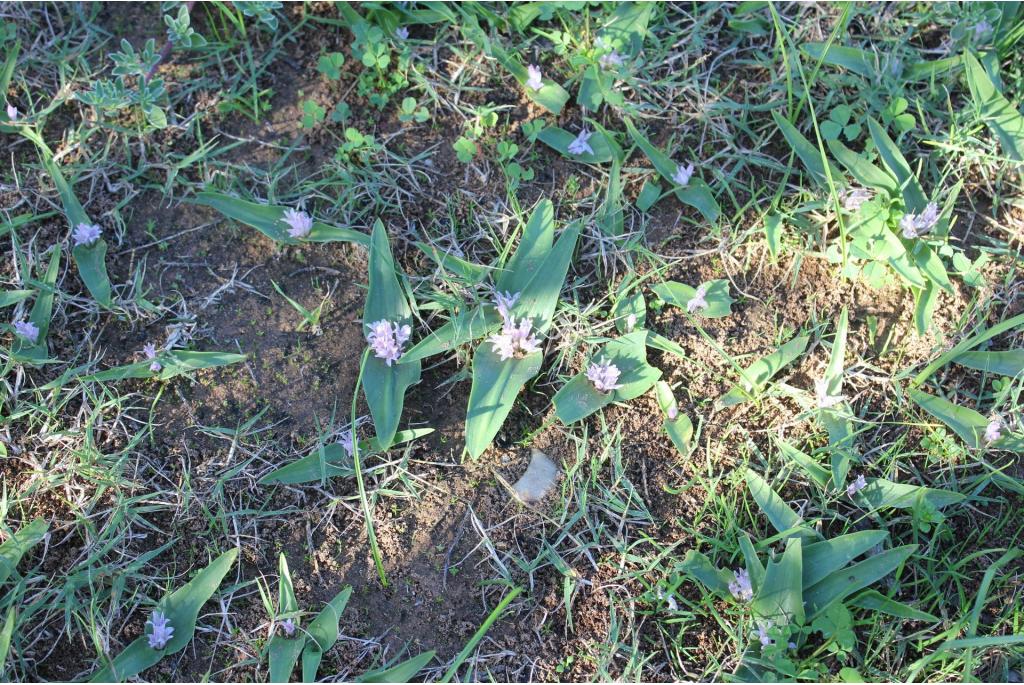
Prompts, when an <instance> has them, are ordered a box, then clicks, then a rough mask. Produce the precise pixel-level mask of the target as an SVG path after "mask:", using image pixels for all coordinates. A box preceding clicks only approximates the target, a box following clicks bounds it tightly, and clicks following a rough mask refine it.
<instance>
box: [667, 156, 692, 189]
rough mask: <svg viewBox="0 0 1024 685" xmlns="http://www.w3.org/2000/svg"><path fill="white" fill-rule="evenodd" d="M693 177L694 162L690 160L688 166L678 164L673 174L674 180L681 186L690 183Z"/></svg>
mask: <svg viewBox="0 0 1024 685" xmlns="http://www.w3.org/2000/svg"><path fill="white" fill-rule="evenodd" d="M691 178H693V162H690V163H689V164H687V165H686V166H683V165H682V164H677V165H676V173H674V174H672V180H673V181H675V182H676V183H678V184H679V185H681V186H685V185H687V184H689V182H690V179H691Z"/></svg>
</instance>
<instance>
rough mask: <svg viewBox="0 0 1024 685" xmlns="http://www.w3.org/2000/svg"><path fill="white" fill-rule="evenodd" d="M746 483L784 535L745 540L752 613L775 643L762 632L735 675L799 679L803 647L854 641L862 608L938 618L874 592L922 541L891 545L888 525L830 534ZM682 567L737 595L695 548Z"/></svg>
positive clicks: (767, 490) (756, 484)
mask: <svg viewBox="0 0 1024 685" xmlns="http://www.w3.org/2000/svg"><path fill="white" fill-rule="evenodd" d="M746 480H747V484H748V487H749V488H750V492H751V495H752V497H753V499H754V500H755V502H756V503H757V505H758V507H759V508H760V509H761V511H762V512H763V513H764V515H765V516H766V518H767V519H768V522H769V523H770V525H771V527H772V528H774V530H775V531H776V533H777V534H775V535H773V536H771V537H770V538H769V539H768V540H765V541H763V542H760V543H753V542H752V541H751V540H750V538H749V537H748V536H746V535H743V536H741V537H740V545H739V546H740V552H741V556H742V560H741V567H742V569H743V570H745V571H746V572H747V574H748V575H749V577H750V584H751V589H752V590H753V597H752V598H751V599H750V601H749V607H750V611H751V613H752V614H753V619H754V622H755V624H756V625H758V626H760V628H761V629H762V630H763V631H764V633H765V635H766V638H767V640H768V644H762V641H761V640H760V639H758V638H756V637H755V638H753V639H750V640H749V644H748V646H747V648H746V650H745V651H744V655H743V659H742V662H741V664H740V666H739V668H738V670H737V672H736V674H737V676H739V677H740V678H741V679H749V678H754V679H760V677H762V676H768V677H770V676H771V674H780V675H781V676H783V677H784V678H789V677H792V678H796V676H797V673H796V662H797V661H798V657H799V655H800V654H801V652H802V651H803V650H805V649H807V650H810V649H819V648H820V643H821V642H822V640H824V641H825V642H830V643H834V644H836V646H837V647H842V646H844V645H849V644H850V643H852V642H854V641H855V638H856V636H855V634H854V632H853V621H852V614H853V613H854V612H856V611H871V612H880V613H884V614H888V615H891V616H897V617H900V618H912V619H915V620H919V621H929V622H937V621H938V620H939V619H938V618H937V617H935V616H932V615H931V614H928V613H926V612H924V611H921V610H919V609H917V608H915V607H912V606H910V605H907V604H904V603H902V602H899V601H897V600H894V599H892V598H890V597H888V596H886V595H884V594H882V593H880V592H878V591H877V590H874V589H871V586H872V585H873V584H875V583H877V582H878V581H880V580H882V579H883V578H885V577H887V576H889V575H890V574H891V573H893V572H895V571H897V570H898V569H899V568H901V566H902V565H903V563H904V562H905V561H906V560H907V559H908V558H910V556H911V555H912V554H913V553H914V552H915V551H916V549H917V545H903V546H899V547H892V548H888V549H886V548H885V543H886V541H887V540H888V537H889V534H888V532H887V531H884V530H862V531H858V532H855V533H848V534H845V535H840V536H837V537H834V538H829V539H824V538H822V537H821V535H820V534H818V533H816V532H814V529H813V527H812V526H811V525H810V524H809V523H808V522H806V521H804V520H803V519H802V518H801V517H800V515H799V514H797V513H796V512H795V511H793V510H792V509H791V508H790V507H789V506H788V505H787V504H786V503H785V501H784V500H783V499H782V498H781V497H780V496H779V495H778V494H777V493H776V492H775V491H774V490H773V489H772V488H771V486H770V485H769V484H768V483H767V482H766V481H765V480H764V479H763V478H761V476H759V475H758V474H756V473H754V472H753V471H750V470H748V471H747V473H746ZM779 538H782V539H783V540H784V543H783V544H784V550H783V552H782V553H781V554H776V555H774V558H772V557H771V556H770V555H769V554H768V552H769V543H771V542H775V541H776V540H777V539H779ZM879 550H881V551H879ZM858 559H860V560H859V561H857V560H858ZM679 571H681V572H682V573H683V574H684V575H686V576H689V577H691V578H693V579H695V580H697V581H698V582H700V583H701V584H702V585H704V586H705V587H706V588H707V589H708V590H710V591H711V592H713V593H715V594H717V595H719V596H720V597H722V598H723V599H726V600H735V598H734V597H733V595H732V593H731V591H730V589H729V584H730V583H731V582H732V581H733V580H734V574H733V572H731V571H729V570H726V569H721V568H719V567H717V566H716V565H715V564H714V563H712V561H711V560H710V559H709V558H708V557H707V556H705V555H704V554H702V553H700V552H697V551H696V550H690V551H689V552H688V553H687V555H686V557H685V558H684V560H683V561H682V563H681V564H680V565H679ZM814 633H821V638H820V639H819V638H817V637H813V635H814ZM772 679H778V678H777V677H775V678H772Z"/></svg>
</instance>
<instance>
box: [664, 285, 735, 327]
mask: <svg viewBox="0 0 1024 685" xmlns="http://www.w3.org/2000/svg"><path fill="white" fill-rule="evenodd" d="M701 285H703V286H704V289H705V292H704V301H705V302H707V303H708V306H707V307H705V308H698V309H696V310H695V311H694V312H693V314H694V316H700V317H703V318H705V319H720V318H722V317H723V316H729V315H730V314H732V303H733V302H735V300H733V299H732V298H731V297H730V296H729V281H727V280H725V279H724V278H719V279H715V280H713V281H708V282H707V283H702V284H701ZM651 290H653V291H654V294H655V295H657V296H658V297H660V298H661V299H662V300H664V301H665V303H666V304H670V305H673V306H675V307H679V308H680V309H687V306H686V305H687V303H688V302H689V301H690V300H691V299H693V296H694V295H696V294H697V289H696V288H694V287H693V286H690V285H686V284H685V283H679V282H677V281H664V282H663V283H657V284H655V285H654V286H652V287H651Z"/></svg>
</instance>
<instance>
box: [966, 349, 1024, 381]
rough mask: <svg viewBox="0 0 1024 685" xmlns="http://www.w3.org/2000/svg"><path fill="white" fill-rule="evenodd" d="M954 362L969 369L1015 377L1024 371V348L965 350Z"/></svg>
mask: <svg viewBox="0 0 1024 685" xmlns="http://www.w3.org/2000/svg"><path fill="white" fill-rule="evenodd" d="M953 362H954V363H955V364H959V365H960V366H966V367H967V368H968V369H977V370H978V371H984V372H986V373H995V374H999V375H1000V376H1009V377H1010V378H1014V377H1016V376H1018V375H1020V374H1021V373H1022V372H1024V349H1017V350H1006V351H1005V352H964V353H963V354H961V355H959V356H957V357H956V358H954V359H953Z"/></svg>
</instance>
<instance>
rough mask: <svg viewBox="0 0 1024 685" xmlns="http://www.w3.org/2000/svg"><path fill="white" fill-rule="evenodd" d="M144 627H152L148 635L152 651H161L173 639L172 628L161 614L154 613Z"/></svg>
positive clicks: (158, 612)
mask: <svg viewBox="0 0 1024 685" xmlns="http://www.w3.org/2000/svg"><path fill="white" fill-rule="evenodd" d="M146 625H148V626H152V627H153V630H152V632H150V633H149V635H148V637H149V646H150V647H152V648H153V649H163V648H164V647H166V646H167V643H168V642H170V641H171V638H172V637H174V626H172V625H171V622H170V621H169V620H168V618H167V617H166V616H164V614H163V612H160V611H154V612H153V615H152V616H151V617H150V619H149V620H148V621H146Z"/></svg>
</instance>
